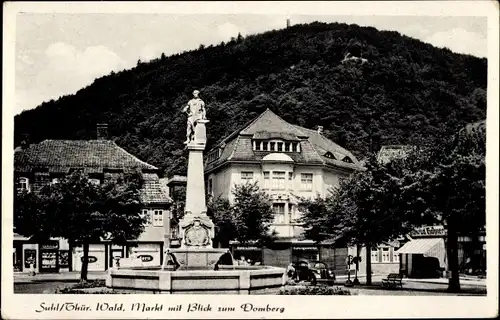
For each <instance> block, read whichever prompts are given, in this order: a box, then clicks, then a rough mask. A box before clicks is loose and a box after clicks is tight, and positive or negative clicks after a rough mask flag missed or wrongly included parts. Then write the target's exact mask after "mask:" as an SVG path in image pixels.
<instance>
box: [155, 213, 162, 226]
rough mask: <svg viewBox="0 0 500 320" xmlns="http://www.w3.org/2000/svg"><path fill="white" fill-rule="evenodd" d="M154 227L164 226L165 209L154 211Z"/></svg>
mask: <svg viewBox="0 0 500 320" xmlns="http://www.w3.org/2000/svg"><path fill="white" fill-rule="evenodd" d="M153 227H163V210H154V211H153Z"/></svg>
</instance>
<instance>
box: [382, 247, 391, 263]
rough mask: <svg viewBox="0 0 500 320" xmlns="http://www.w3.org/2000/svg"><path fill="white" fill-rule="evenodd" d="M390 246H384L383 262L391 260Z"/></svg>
mask: <svg viewBox="0 0 500 320" xmlns="http://www.w3.org/2000/svg"><path fill="white" fill-rule="evenodd" d="M389 254H390V251H389V248H382V262H391V256H390V255H389Z"/></svg>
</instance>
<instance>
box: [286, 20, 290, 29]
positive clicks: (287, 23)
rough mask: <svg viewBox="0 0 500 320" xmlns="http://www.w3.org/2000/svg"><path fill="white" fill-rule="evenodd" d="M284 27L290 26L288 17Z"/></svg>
mask: <svg viewBox="0 0 500 320" xmlns="http://www.w3.org/2000/svg"><path fill="white" fill-rule="evenodd" d="M286 27H287V28H290V19H286Z"/></svg>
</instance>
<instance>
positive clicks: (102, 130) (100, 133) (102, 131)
mask: <svg viewBox="0 0 500 320" xmlns="http://www.w3.org/2000/svg"><path fill="white" fill-rule="evenodd" d="M97 140H108V124H107V123H98V124H97Z"/></svg>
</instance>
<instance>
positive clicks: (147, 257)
mask: <svg viewBox="0 0 500 320" xmlns="http://www.w3.org/2000/svg"><path fill="white" fill-rule="evenodd" d="M138 258H140V259H141V261H142V262H150V261H153V256H150V255H148V254H144V255H140V256H139V257H138Z"/></svg>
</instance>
